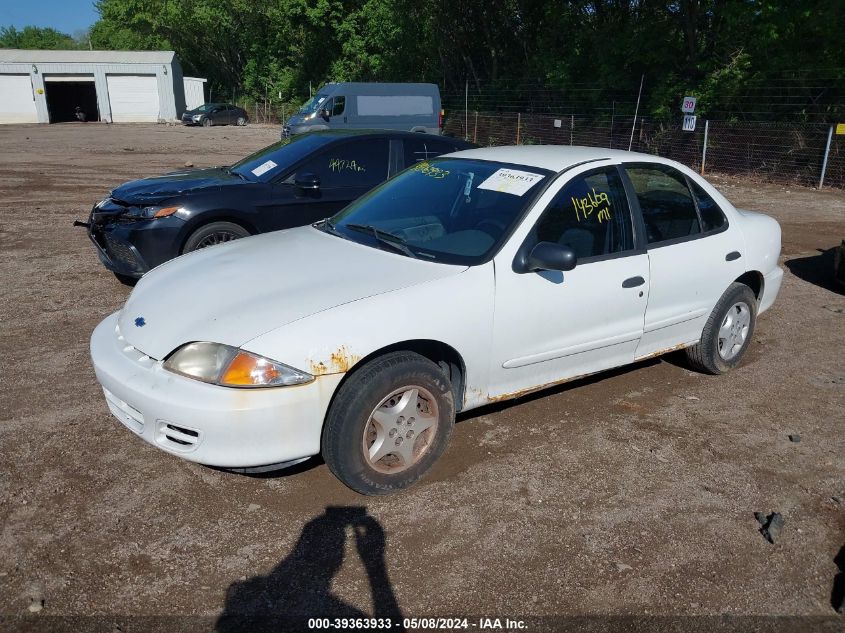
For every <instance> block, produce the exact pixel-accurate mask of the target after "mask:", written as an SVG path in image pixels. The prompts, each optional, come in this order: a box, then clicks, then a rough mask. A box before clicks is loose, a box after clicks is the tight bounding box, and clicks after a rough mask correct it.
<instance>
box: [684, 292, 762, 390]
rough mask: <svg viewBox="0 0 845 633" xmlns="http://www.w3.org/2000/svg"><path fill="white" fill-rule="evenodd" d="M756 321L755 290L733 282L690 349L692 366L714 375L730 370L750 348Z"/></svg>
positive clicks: (688, 354) (688, 350) (687, 352)
mask: <svg viewBox="0 0 845 633" xmlns="http://www.w3.org/2000/svg"><path fill="white" fill-rule="evenodd" d="M756 323H757V298H756V297H755V296H754V292H752V290H751V288H749V287H748V286H746V285H745V284H741V283H736V282H735V283H732V284H731V285H730V286H729V287H728V289H727V290H726V291H725V294H723V295H722V297H721V298H720V299H719V301H718V303H717V304H716V307H715V308H713V312H711V313H710V317H709V318H708V319H707V323H706V324H705V325H704V331H703V332H702V334H701V340H700V341H699V342H698V343H696V344H695V345H693V346H692V347H688V348H687V349H686V354H687V359H688V360H689V363H690V365H692V366H693V368H695V369H697V370H699V371H702V372H704V373H707V374H713V375H717V374H724V373H725V372H727V371H730V370H731V369H733V368H734V367H736V366H737V365H739V363H740V361H741V360H742V357H743V355H744V354H745V350H746V349H748V345H749V343H751V339H752V338H753V336H754V326H755V325H756Z"/></svg>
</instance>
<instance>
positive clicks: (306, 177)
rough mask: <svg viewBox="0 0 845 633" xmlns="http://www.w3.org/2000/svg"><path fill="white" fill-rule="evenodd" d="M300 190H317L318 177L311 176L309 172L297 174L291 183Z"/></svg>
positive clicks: (318, 184)
mask: <svg viewBox="0 0 845 633" xmlns="http://www.w3.org/2000/svg"><path fill="white" fill-rule="evenodd" d="M293 184H295V185H296V186H297V187H299V188H300V189H312V190H313V189H319V188H320V177H319V176H318V175H317V174H312V173H310V172H306V173H304V174H297V175H296V179H295V180H294V181H293Z"/></svg>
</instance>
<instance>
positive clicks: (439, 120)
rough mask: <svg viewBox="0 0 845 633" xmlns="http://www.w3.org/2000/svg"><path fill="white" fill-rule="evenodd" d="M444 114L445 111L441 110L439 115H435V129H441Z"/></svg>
mask: <svg viewBox="0 0 845 633" xmlns="http://www.w3.org/2000/svg"><path fill="white" fill-rule="evenodd" d="M445 114H446V111H445V110H441V111H440V114H438V115H437V127H440V128H442V127H443V117H444V116H445Z"/></svg>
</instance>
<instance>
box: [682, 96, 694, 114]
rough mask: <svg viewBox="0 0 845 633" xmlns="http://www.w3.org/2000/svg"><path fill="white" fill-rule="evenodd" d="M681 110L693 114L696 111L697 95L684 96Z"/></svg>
mask: <svg viewBox="0 0 845 633" xmlns="http://www.w3.org/2000/svg"><path fill="white" fill-rule="evenodd" d="M681 112H684V113H686V114H692V113H693V112H695V97H684V100H683V102H682V103H681Z"/></svg>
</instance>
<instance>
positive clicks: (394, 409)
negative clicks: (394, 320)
mask: <svg viewBox="0 0 845 633" xmlns="http://www.w3.org/2000/svg"><path fill="white" fill-rule="evenodd" d="M409 413H411V414H414V415H409ZM454 424H455V400H454V396H453V393H452V386H451V384H450V382H449V379H448V378H447V377H446V375H445V374H444V373H443V371H442V370H441V369H440V367H438V366H437V365H435V364H434V363H433V362H431V361H430V360H428V359H427V358H424V357H422V356H420V355H419V354H415V353H413V352H392V353H390V354H385V355H384V356H381V357H379V358H376V359H374V360H372V361H370V362H369V363H367V364H366V365H365V366H364V367H362V368H361V369H359V370H357V371H356V372H355V373H354V374H352V375H351V376H350V377H349V378H348V379H347V380H346V381H345V382H344V383H343V384H342V385H341V387H340V389H339V390H338V392H337V394H336V396H335V398H334V401H333V402H332V405H331V407H330V408H329V412H328V415H327V416H326V423H325V425H324V426H323V441H322V454H323V459H324V460H325V462H326V464H327V465H328V467H329V469H330V470H331V471H332V473H334V475H335V477H337V478H338V479H339V480H340V481H342V482H343V483H344V484H346V485H347V486H349V487H350V488H352V490H355V491H356V492H360V493H361V494H364V495H385V494H390V493H392V492H397V491H399V490H403V489H404V488H407V487H409V486H411V485H412V484H413V483H415V482H416V481H417V480H419V479H420V478H421V477H423V476H424V475H425V474H426V473H427V472H428V471H429V470H430V469H431V467H432V466H433V465H434V463H435V462H436V461H437V460H438V458H439V457H440V456H441V455H442V454H443V451H445V450H446V446H447V445H448V444H449V438H450V437H451V435H452V428H453V426H454ZM403 443H404V446H403ZM382 444H384V448H383V449H382V450H379V446H382ZM373 447H376V448H375V449H374V448H373ZM389 449H395V451H391V450H389ZM371 455H372V457H371Z"/></svg>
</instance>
